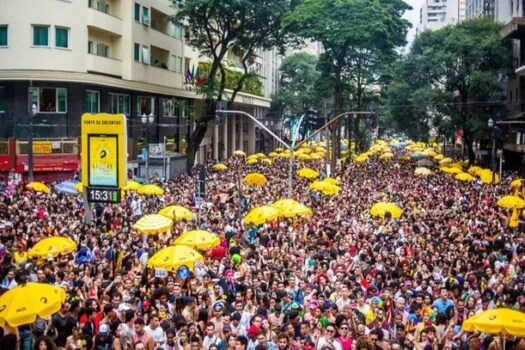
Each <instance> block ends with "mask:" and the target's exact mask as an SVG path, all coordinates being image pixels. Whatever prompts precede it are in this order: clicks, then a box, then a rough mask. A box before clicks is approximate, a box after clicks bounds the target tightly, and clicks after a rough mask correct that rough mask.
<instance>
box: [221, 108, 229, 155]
mask: <svg viewBox="0 0 525 350" xmlns="http://www.w3.org/2000/svg"><path fill="white" fill-rule="evenodd" d="M222 139H223V141H222V143H223V144H224V149H223V150H222V158H223V159H227V158H228V119H227V118H225V120H224V122H223V123H222Z"/></svg>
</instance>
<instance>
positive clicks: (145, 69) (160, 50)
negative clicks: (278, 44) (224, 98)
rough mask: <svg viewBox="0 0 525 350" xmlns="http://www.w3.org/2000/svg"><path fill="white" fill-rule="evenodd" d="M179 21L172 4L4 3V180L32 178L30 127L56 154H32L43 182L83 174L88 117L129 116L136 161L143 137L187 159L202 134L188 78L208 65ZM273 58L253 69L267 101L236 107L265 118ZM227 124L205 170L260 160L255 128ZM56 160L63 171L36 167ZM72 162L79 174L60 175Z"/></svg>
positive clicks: (119, 0)
mask: <svg viewBox="0 0 525 350" xmlns="http://www.w3.org/2000/svg"><path fill="white" fill-rule="evenodd" d="M21 14H23V16H22V15H21ZM172 14H173V8H172V7H171V1H169V0H137V1H125V0H89V1H71V0H41V1H31V0H18V1H9V2H4V3H3V4H2V11H0V55H1V57H2V60H1V61H0V117H1V118H0V126H1V127H0V173H2V172H6V171H12V170H16V171H24V169H25V170H27V138H28V136H29V132H30V131H29V130H30V129H31V128H30V127H29V126H30V125H31V124H32V130H33V135H34V138H35V140H40V141H41V142H44V141H45V142H49V143H50V144H51V145H52V147H51V151H49V150H50V148H49V147H42V148H41V149H39V148H38V147H37V148H35V146H33V151H34V153H35V172H37V173H38V174H37V175H40V176H41V177H46V176H52V175H53V174H48V173H49V172H57V171H60V169H63V171H65V172H70V171H71V168H75V167H77V168H78V164H79V162H78V160H79V155H78V142H80V140H79V135H80V117H81V115H82V114H83V113H86V112H88V113H123V114H125V115H126V116H127V117H128V128H129V130H128V136H129V142H128V143H129V147H128V149H129V158H130V160H133V159H136V158H137V157H140V156H139V155H140V154H141V152H140V148H141V147H142V146H143V145H144V138H145V135H149V136H148V141H149V143H152V144H158V143H163V142H164V140H169V141H168V142H169V144H170V151H173V152H176V153H180V154H184V153H185V152H186V150H187V142H188V137H189V134H190V132H191V130H192V128H193V127H194V124H193V121H192V120H193V119H192V113H194V111H195V108H196V106H197V105H198V103H199V102H200V101H201V96H200V95H199V94H198V93H197V92H196V91H195V88H194V82H195V81H194V80H193V81H189V80H188V79H187V72H188V71H190V70H191V68H192V67H195V66H198V63H199V61H200V60H203V59H202V58H201V57H200V56H199V53H198V52H195V50H193V49H192V48H190V47H189V46H188V45H186V42H185V39H184V30H183V28H182V27H180V26H177V25H175V24H173V23H172V22H171V21H170V20H169V16H170V15H172ZM271 57H272V56H271V54H264V55H263V54H261V55H260V58H258V60H256V65H257V67H254V69H255V68H259V67H260V72H261V75H263V77H262V78H263V83H264V86H265V90H264V96H255V95H251V94H246V93H239V95H238V96H237V98H236V100H235V107H236V108H238V109H242V110H245V111H247V112H249V113H250V114H254V115H257V116H260V117H261V118H262V117H264V116H265V115H266V111H267V109H268V108H269V106H270V102H271V100H270V99H269V97H270V96H271V93H272V92H273V91H272V89H273V87H272V85H271V77H270V79H266V77H264V74H265V72H266V71H268V72H271V69H269V68H267V65H271V64H272V62H271V61H269V60H270V59H271ZM33 106H35V107H36V114H35V115H34V116H33V115H32V114H33V112H32V110H33V109H34V107H33ZM143 115H147V116H150V115H153V116H154V123H152V124H151V125H147V126H146V125H143V124H142V122H141V120H142V118H141V117H142V116H143ZM228 123H234V124H233V125H232V126H230V127H228V126H221V127H214V126H210V128H209V132H208V134H207V136H206V138H205V140H204V141H203V143H202V145H201V149H200V150H199V153H198V157H197V160H198V161H201V162H205V161H207V160H210V159H212V158H214V159H219V158H221V157H226V156H228V155H230V154H231V152H233V151H234V150H235V149H243V150H245V151H247V152H250V151H255V144H256V138H255V137H251V136H253V134H255V124H254V123H253V122H252V121H248V120H245V119H241V118H232V117H228ZM241 130H242V132H241ZM63 143H65V144H67V145H70V144H72V145H74V146H67V147H64V146H62V144H63ZM2 144H5V145H6V146H5V147H3V146H1V145H2ZM36 144H38V143H36ZM221 145H222V146H221ZM66 151H67V152H69V153H67V154H66V153H65V152H66ZM24 152H25V153H24ZM4 153H7V154H4ZM5 156H7V161H2V157H5ZM50 157H54V158H56V161H55V163H56V164H55V165H56V166H54V167H45V166H42V168H39V167H38V165H39V164H40V163H41V162H44V163H49V162H50V161H49V159H50ZM66 158H68V159H70V160H69V161H70V163H71V164H73V163H75V165H71V166H69V167H66V166H62V167H61V166H60V162H61V161H63V160H64V159H66ZM74 159H76V160H74ZM4 163H7V165H5V166H2V164H4ZM46 169H47V170H46ZM53 169H54V171H53Z"/></svg>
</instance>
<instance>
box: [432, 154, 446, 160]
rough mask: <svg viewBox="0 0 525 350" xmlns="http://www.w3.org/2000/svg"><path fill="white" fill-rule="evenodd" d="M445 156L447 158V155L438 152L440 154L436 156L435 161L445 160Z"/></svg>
mask: <svg viewBox="0 0 525 350" xmlns="http://www.w3.org/2000/svg"><path fill="white" fill-rule="evenodd" d="M444 158H445V156H444V155H442V154H438V155H436V156H434V160H435V161H440V160H443V159H444Z"/></svg>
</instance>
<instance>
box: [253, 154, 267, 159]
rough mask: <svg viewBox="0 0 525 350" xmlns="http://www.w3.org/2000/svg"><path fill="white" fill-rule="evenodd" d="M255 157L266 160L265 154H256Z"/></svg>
mask: <svg viewBox="0 0 525 350" xmlns="http://www.w3.org/2000/svg"><path fill="white" fill-rule="evenodd" d="M254 156H256V157H257V158H258V159H262V158H266V156H265V155H264V153H256V154H254Z"/></svg>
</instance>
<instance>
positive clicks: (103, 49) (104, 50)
mask: <svg viewBox="0 0 525 350" xmlns="http://www.w3.org/2000/svg"><path fill="white" fill-rule="evenodd" d="M97 55H98V56H102V57H109V46H108V45H106V44H104V43H98V44H97Z"/></svg>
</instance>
